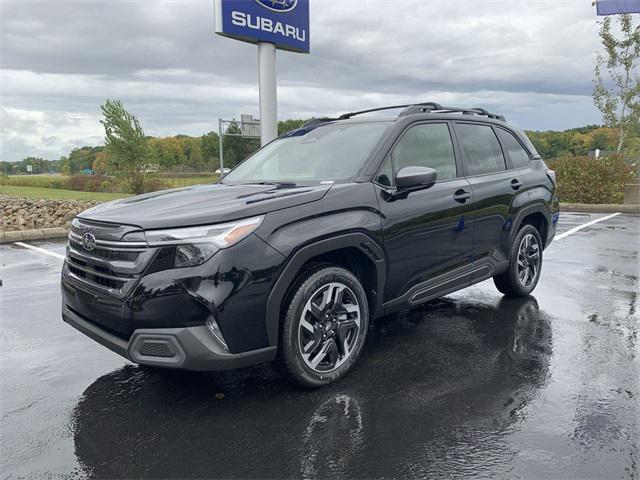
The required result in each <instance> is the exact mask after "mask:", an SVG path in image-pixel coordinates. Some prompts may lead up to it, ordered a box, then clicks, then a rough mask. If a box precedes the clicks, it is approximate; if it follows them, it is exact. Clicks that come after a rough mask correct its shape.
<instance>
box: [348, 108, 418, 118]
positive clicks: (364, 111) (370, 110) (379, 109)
mask: <svg viewBox="0 0 640 480" xmlns="http://www.w3.org/2000/svg"><path fill="white" fill-rule="evenodd" d="M410 106H411V105H392V106H390V107H378V108H370V109H369V110H360V111H359V112H349V113H343V114H342V115H340V116H339V117H338V120H346V119H347V118H351V117H353V116H355V115H362V114H363V113H371V112H380V111H382V110H395V109H396V108H407V107H410Z"/></svg>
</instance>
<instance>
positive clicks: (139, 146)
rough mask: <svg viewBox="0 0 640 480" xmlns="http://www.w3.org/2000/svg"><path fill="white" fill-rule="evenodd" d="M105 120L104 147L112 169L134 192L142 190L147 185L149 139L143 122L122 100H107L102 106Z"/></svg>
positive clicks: (141, 191)
mask: <svg viewBox="0 0 640 480" xmlns="http://www.w3.org/2000/svg"><path fill="white" fill-rule="evenodd" d="M100 109H101V110H102V114H103V116H104V119H103V120H101V121H100V123H102V125H103V126H104V132H105V139H104V140H105V146H106V148H107V153H108V154H109V160H110V163H111V166H112V167H113V170H114V171H115V172H116V174H117V175H119V176H120V177H121V178H122V179H123V181H124V183H125V184H126V186H127V188H128V190H129V191H130V192H132V193H143V192H144V191H145V189H146V188H147V185H148V183H149V182H148V180H149V178H148V174H147V173H146V172H145V164H146V163H147V161H148V159H149V145H148V139H147V137H145V135H144V131H143V130H142V126H140V121H139V120H138V119H137V118H136V117H135V116H134V115H132V114H130V113H129V112H127V111H126V110H125V108H124V105H123V104H122V102H121V101H120V100H107V101H106V102H105V104H104V105H102V106H101V107H100Z"/></svg>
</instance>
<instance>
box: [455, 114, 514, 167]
mask: <svg viewBox="0 0 640 480" xmlns="http://www.w3.org/2000/svg"><path fill="white" fill-rule="evenodd" d="M452 123H453V130H454V132H455V135H456V145H457V147H458V149H459V152H460V153H459V156H460V159H461V162H462V172H463V176H464V177H465V178H473V177H482V176H484V175H495V174H497V173H504V172H507V171H509V170H511V169H510V168H509V164H508V163H507V161H508V160H507V156H506V155H505V152H504V148H503V146H502V143H501V142H500V138H499V137H498V134H497V133H496V132H495V130H494V125H493V124H492V123H484V122H478V121H472V120H471V121H470V120H466V119H464V120H453V121H452ZM458 124H467V125H469V124H470V125H480V126H483V127H489V128H490V129H491V131H492V132H493V135H494V136H495V137H496V140H497V142H498V145H500V150H501V151H502V160H503V162H504V167H505V168H504V170H502V171H499V172H487V173H476V174H475V175H471V174H470V173H469V169H468V168H467V164H466V162H465V160H464V158H463V157H464V155H463V154H462V146H461V145H460V143H459V142H460V140H459V139H458V132H457V130H456V125H458ZM509 162H510V160H509Z"/></svg>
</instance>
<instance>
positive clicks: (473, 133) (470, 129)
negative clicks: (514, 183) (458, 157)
mask: <svg viewBox="0 0 640 480" xmlns="http://www.w3.org/2000/svg"><path fill="white" fill-rule="evenodd" d="M456 135H457V137H458V142H459V143H460V149H461V150H462V156H463V161H464V164H465V170H466V174H467V175H468V176H472V175H482V174H484V173H494V172H502V171H504V170H506V169H507V166H506V163H505V161H504V155H503V154H502V148H501V147H500V142H498V138H497V137H496V134H495V133H493V128H491V127H490V126H488V125H477V124H472V123H456Z"/></svg>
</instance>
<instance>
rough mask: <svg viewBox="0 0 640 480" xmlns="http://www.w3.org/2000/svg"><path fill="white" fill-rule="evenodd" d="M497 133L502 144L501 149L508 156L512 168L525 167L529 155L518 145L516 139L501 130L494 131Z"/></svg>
mask: <svg viewBox="0 0 640 480" xmlns="http://www.w3.org/2000/svg"><path fill="white" fill-rule="evenodd" d="M496 130H497V132H498V138H499V139H500V143H502V148H503V149H504V151H505V153H506V154H507V155H509V158H510V159H511V164H512V165H513V168H522V167H526V166H527V165H528V164H529V160H530V158H529V153H528V152H527V151H526V150H525V149H524V147H523V146H522V145H521V144H520V142H519V141H518V139H517V138H516V137H515V136H514V135H513V134H512V133H510V132H507V131H506V130H503V129H501V128H498V129H496Z"/></svg>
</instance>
